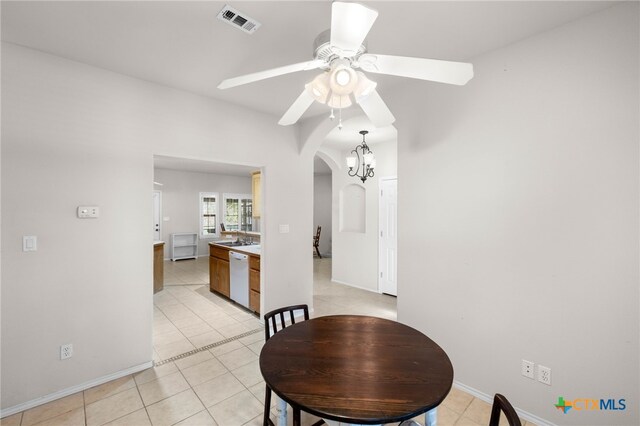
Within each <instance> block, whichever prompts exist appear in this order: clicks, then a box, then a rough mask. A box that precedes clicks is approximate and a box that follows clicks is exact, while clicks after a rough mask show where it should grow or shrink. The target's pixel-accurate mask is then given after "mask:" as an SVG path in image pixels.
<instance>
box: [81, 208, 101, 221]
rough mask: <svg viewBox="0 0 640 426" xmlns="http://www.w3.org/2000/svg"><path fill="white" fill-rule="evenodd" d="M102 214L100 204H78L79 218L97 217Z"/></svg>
mask: <svg viewBox="0 0 640 426" xmlns="http://www.w3.org/2000/svg"><path fill="white" fill-rule="evenodd" d="M98 216H100V208H99V207H98V206H78V218H80V219H95V218H97V217H98Z"/></svg>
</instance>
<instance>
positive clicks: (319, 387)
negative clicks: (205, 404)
mask: <svg viewBox="0 0 640 426" xmlns="http://www.w3.org/2000/svg"><path fill="white" fill-rule="evenodd" d="M260 370H261V372H262V376H263V377H264V380H265V382H266V384H267V385H268V386H269V387H270V388H271V389H272V390H273V392H275V393H276V394H277V395H278V396H279V397H280V398H282V399H283V400H284V401H286V402H287V403H289V404H290V405H291V406H292V407H297V408H299V409H300V410H302V411H305V412H307V413H311V414H313V415H316V416H318V417H321V418H323V419H325V420H333V421H337V422H342V423H350V424H384V423H392V422H399V421H402V420H406V419H410V418H412V417H415V416H418V415H420V414H422V413H426V412H428V411H430V410H432V409H433V408H435V407H437V406H438V405H439V404H440V403H441V402H442V401H443V400H444V398H445V397H446V396H447V394H448V393H449V391H450V390H451V385H452V383H453V367H452V365H451V361H450V360H449V357H448V356H447V354H446V353H445V352H444V350H442V348H441V347H440V346H438V345H437V344H436V343H435V342H434V341H433V340H431V339H429V338H428V337H427V336H425V335H424V334H422V333H421V332H419V331H417V330H415V329H413V328H411V327H409V326H407V325H404V324H401V323H398V322H395V321H390V320H386V319H383V318H375V317H368V316H360V315H335V316H326V317H318V318H314V319H311V320H308V321H303V322H298V323H296V324H293V325H291V326H289V327H287V328H285V329H284V330H281V331H279V332H277V333H276V334H274V335H273V336H272V337H271V338H270V339H269V340H267V342H266V343H265V345H264V346H263V348H262V352H261V353H260Z"/></svg>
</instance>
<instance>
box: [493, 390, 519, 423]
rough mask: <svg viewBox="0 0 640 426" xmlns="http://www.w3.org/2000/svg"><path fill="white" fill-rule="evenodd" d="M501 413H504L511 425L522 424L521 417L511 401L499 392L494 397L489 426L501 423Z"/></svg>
mask: <svg viewBox="0 0 640 426" xmlns="http://www.w3.org/2000/svg"><path fill="white" fill-rule="evenodd" d="M500 413H504V416H505V417H506V419H507V422H509V426H522V423H521V422H520V418H519V417H518V414H517V413H516V410H515V409H514V408H513V406H512V405H511V403H510V402H509V401H508V400H507V398H505V397H504V396H503V395H501V394H499V393H497V394H495V396H494V397H493V407H491V418H490V419H489V426H498V425H499V424H500Z"/></svg>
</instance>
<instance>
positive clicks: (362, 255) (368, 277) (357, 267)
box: [331, 141, 397, 291]
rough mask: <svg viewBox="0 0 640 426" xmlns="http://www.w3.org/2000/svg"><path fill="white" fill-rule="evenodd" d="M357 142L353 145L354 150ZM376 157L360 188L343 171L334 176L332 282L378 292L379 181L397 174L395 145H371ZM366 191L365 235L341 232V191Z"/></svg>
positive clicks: (342, 160)
mask: <svg viewBox="0 0 640 426" xmlns="http://www.w3.org/2000/svg"><path fill="white" fill-rule="evenodd" d="M356 143H357V142H354V146H355V144H356ZM370 148H371V151H373V153H374V155H375V157H376V170H375V176H374V177H373V178H369V179H367V181H366V182H365V183H364V184H363V183H362V182H361V181H360V179H358V178H355V177H351V176H349V175H348V174H347V169H342V170H340V171H338V172H335V171H334V173H333V174H332V176H333V183H332V186H333V203H332V204H333V246H332V249H333V250H332V251H333V259H332V262H331V263H332V279H333V280H334V281H337V282H340V283H344V284H348V285H351V286H354V287H359V288H364V289H367V290H372V291H378V229H379V223H378V201H379V196H378V193H379V180H380V178H381V177H387V176H395V175H396V174H397V143H396V141H391V142H382V143H376V144H373V145H370ZM349 153H350V149H348V150H345V151H343V152H342V153H340V158H337V159H335V161H336V163H337V164H341V163H344V158H346V157H347V155H349ZM352 184H356V185H360V186H362V187H364V188H365V191H366V193H365V197H366V207H365V208H366V215H365V232H349V231H340V191H341V190H343V189H344V188H346V187H347V185H352Z"/></svg>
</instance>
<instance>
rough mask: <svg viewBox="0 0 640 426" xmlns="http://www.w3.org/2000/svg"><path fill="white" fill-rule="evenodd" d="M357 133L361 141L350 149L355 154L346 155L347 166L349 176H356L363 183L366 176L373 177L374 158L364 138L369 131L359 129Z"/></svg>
mask: <svg viewBox="0 0 640 426" xmlns="http://www.w3.org/2000/svg"><path fill="white" fill-rule="evenodd" d="M359 133H360V134H361V135H362V143H361V144H360V145H358V146H356V147H355V148H354V149H353V150H352V151H351V153H352V154H355V155H350V156H348V157H347V167H349V176H357V177H359V178H360V180H361V181H362V183H364V182H365V181H366V180H367V178H370V177H373V169H375V167H376V158H375V157H374V156H373V152H371V150H370V149H369V147H368V146H367V142H365V140H364V137H365V135H366V134H367V133H369V132H368V131H367V130H360V132H359ZM354 169H355V170H354Z"/></svg>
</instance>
